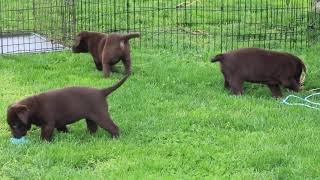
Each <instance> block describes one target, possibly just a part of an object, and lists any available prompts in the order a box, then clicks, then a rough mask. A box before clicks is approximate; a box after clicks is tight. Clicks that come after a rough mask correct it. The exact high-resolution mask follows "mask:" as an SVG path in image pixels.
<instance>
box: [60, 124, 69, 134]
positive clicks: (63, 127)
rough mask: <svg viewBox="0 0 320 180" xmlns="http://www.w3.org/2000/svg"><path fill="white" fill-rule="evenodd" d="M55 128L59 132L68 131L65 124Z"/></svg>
mask: <svg viewBox="0 0 320 180" xmlns="http://www.w3.org/2000/svg"><path fill="white" fill-rule="evenodd" d="M57 130H58V131H59V132H63V133H68V132H69V130H68V128H67V126H61V127H57Z"/></svg>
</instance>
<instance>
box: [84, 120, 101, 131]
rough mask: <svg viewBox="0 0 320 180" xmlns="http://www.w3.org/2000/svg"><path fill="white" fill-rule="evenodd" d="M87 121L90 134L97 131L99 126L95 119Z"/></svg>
mask: <svg viewBox="0 0 320 180" xmlns="http://www.w3.org/2000/svg"><path fill="white" fill-rule="evenodd" d="M86 123H87V128H88V131H89V132H90V134H93V133H95V132H97V129H98V126H97V124H96V123H95V122H94V121H92V120H90V119H86Z"/></svg>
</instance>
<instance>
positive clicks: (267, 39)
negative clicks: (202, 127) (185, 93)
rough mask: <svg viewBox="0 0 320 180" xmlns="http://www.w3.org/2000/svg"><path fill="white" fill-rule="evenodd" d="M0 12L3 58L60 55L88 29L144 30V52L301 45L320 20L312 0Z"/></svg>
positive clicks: (1, 0) (0, 2) (5, 7)
mask: <svg viewBox="0 0 320 180" xmlns="http://www.w3.org/2000/svg"><path fill="white" fill-rule="evenodd" d="M0 9H1V11H0V25H1V26H0V35H1V39H0V52H1V53H2V54H5V53H17V52H45V51H51V50H61V49H64V47H68V46H70V45H71V43H72V39H73V36H74V35H75V34H76V33H77V32H79V31H82V30H89V31H100V32H123V33H126V32H132V31H134V32H140V33H141V39H140V40H134V41H133V43H132V44H133V46H136V47H141V48H145V47H147V48H170V49H177V50H181V49H194V50H197V51H206V50H208V49H210V50H211V51H217V52H218V51H226V50H230V49H234V48H238V47H252V46H254V47H263V48H270V49H273V48H290V49H293V48H303V47H307V46H309V45H311V44H313V43H314V42H315V41H316V40H317V38H318V33H319V32H318V30H319V22H320V21H319V18H318V17H319V14H318V12H317V6H316V3H315V2H314V0H303V1H302V0H188V1H187V0H170V1H169V0H78V1H76V0H51V1H50V0H30V1H25V0H0ZM21 36H22V37H21ZM17 37H19V38H17ZM36 37H37V38H36Z"/></svg>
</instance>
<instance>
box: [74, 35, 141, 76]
mask: <svg viewBox="0 0 320 180" xmlns="http://www.w3.org/2000/svg"><path fill="white" fill-rule="evenodd" d="M137 37H140V34H139V33H129V34H127V35H121V34H115V33H111V34H105V33H99V32H88V31H82V32H80V33H79V34H78V35H77V36H76V37H75V41H74V45H73V46H72V51H73V52H74V53H87V52H89V53H90V54H91V55H92V57H93V61H94V63H95V65H96V68H97V69H98V70H99V71H101V70H103V74H104V77H105V78H107V77H109V75H110V71H111V70H113V66H114V65H115V64H116V63H118V62H119V61H120V60H122V62H123V64H124V68H125V74H128V73H130V72H131V57H130V45H129V40H130V39H131V38H137Z"/></svg>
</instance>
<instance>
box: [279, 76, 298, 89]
mask: <svg viewBox="0 0 320 180" xmlns="http://www.w3.org/2000/svg"><path fill="white" fill-rule="evenodd" d="M281 83H282V84H283V86H284V87H286V88H288V89H290V90H292V91H295V92H299V90H300V85H299V82H297V81H296V80H295V79H294V78H291V79H285V80H282V81H281Z"/></svg>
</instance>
